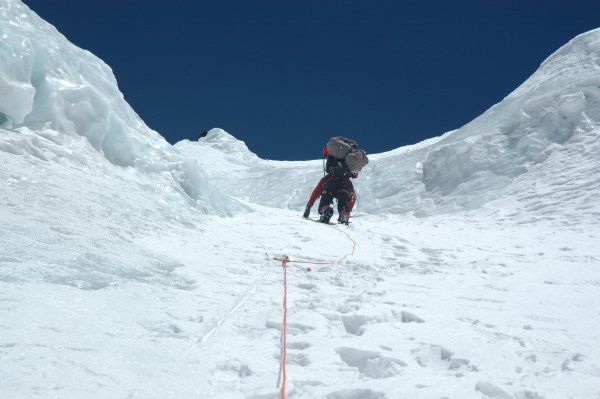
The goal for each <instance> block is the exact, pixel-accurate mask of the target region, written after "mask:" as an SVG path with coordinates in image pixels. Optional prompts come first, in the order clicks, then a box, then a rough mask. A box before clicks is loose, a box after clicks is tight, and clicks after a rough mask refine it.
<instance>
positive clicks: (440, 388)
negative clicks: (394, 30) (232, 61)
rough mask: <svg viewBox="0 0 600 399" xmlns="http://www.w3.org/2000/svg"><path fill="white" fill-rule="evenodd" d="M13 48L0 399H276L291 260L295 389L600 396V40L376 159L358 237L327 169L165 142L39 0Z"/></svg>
mask: <svg viewBox="0 0 600 399" xmlns="http://www.w3.org/2000/svg"><path fill="white" fill-rule="evenodd" d="M0 37H1V38H2V41H1V42H0V187H1V190H0V205H1V206H0V397H2V398H34V397H42V398H50V397H56V398H111V399H112V398H123V399H124V398H248V399H267V398H269V399H270V398H275V397H277V394H278V390H277V388H276V383H277V376H278V367H279V353H280V348H279V342H280V333H281V317H282V313H281V307H282V274H281V267H280V264H279V263H278V262H277V261H273V260H272V257H273V256H275V255H283V254H286V255H288V256H290V258H291V259H292V260H304V261H308V262H309V263H307V264H293V263H292V264H290V269H289V276H288V280H289V298H288V300H289V321H288V323H289V324H288V329H289V331H288V334H289V337H288V397H289V398H292V397H293V398H306V399H309V398H310V399H313V398H328V399H382V398H387V399H396V398H435V399H440V398H461V399H462V398H496V399H498V398H502V399H503V398H516V399H536V398H537V399H540V398H546V399H550V398H557V399H558V398H560V399H563V398H568V397H569V398H580V399H589V398H597V397H600V388H599V387H600V335H599V334H598V331H599V330H600V249H599V246H598V242H599V238H600V227H599V226H600V140H599V137H600V125H599V122H600V30H594V31H591V32H587V33H585V34H583V35H580V36H578V37H576V38H575V39H573V40H572V41H571V42H569V43H568V44H566V45H565V46H563V47H562V48H561V49H559V50H558V51H557V52H556V53H555V54H553V55H551V56H550V57H549V58H548V59H547V60H546V61H545V62H544V63H543V64H542V65H541V67H540V69H539V70H538V71H537V72H536V73H535V74H534V75H533V76H532V77H531V78H530V79H528V80H527V81H526V82H524V83H523V84H522V85H521V86H520V87H519V88H517V89H516V90H515V91H514V92H513V93H511V94H509V95H508V96H507V97H506V98H505V99H504V100H503V101H502V102H500V103H499V104H497V105H495V106H494V107H492V108H490V109H489V110H488V111H487V112H485V113H484V114H483V115H481V116H480V117H479V118H477V119H475V120H474V121H472V122H471V123H469V124H467V125H465V126H464V127H462V128H460V129H457V130H454V131H451V132H448V133H446V134H444V135H442V136H440V137H437V138H432V139H430V140H427V141H424V142H422V143H419V144H416V145H414V146H408V147H402V148H398V149H395V150H392V151H389V152H386V153H382V154H370V155H369V157H370V159H371V163H370V164H369V165H368V166H367V168H365V170H363V172H362V173H361V176H360V177H359V179H357V180H356V181H355V185H356V187H357V190H358V196H359V199H358V204H357V209H356V212H354V214H353V218H352V224H351V225H350V227H348V228H347V227H344V226H340V227H338V226H327V225H322V224H318V223H314V222H312V221H307V220H303V219H302V218H301V217H300V216H301V213H302V210H303V208H304V205H305V203H306V201H307V199H308V196H309V194H310V192H311V190H312V188H313V187H314V185H316V183H317V181H318V179H319V178H320V176H322V164H321V160H311V161H294V162H290V161H273V160H263V159H260V158H258V157H257V156H256V155H255V154H253V153H252V152H251V151H250V150H249V149H248V147H247V146H246V144H245V143H243V142H241V141H239V140H237V139H236V138H234V137H233V136H231V135H229V134H228V133H227V132H225V131H223V130H221V129H213V130H211V131H210V132H209V134H208V135H207V136H206V137H205V138H202V139H200V140H199V141H198V142H189V141H184V142H180V143H178V144H176V145H175V146H171V145H169V144H168V143H167V142H166V141H165V140H164V139H163V138H162V137H161V136H160V135H159V134H158V133H157V132H154V131H152V130H151V129H149V128H148V127H147V126H146V125H145V124H144V122H143V121H142V120H141V119H140V118H139V117H138V116H137V115H136V114H135V112H134V111H133V110H132V109H131V107H130V106H129V105H128V104H127V103H126V102H125V100H124V97H123V95H122V94H121V92H120V91H119V89H118V87H117V83H116V81H115V78H114V76H113V74H112V72H111V70H110V68H109V67H108V66H107V65H106V64H104V63H103V62H102V61H101V60H99V59H98V58H97V57H95V56H94V55H92V54H91V53H89V52H87V51H84V50H81V49H79V48H77V47H76V46H74V45H73V44H71V43H69V42H68V41H67V39H65V38H64V37H63V36H62V35H61V34H60V33H58V31H57V30H56V29H54V28H53V27H52V26H50V25H49V24H47V23H46V22H44V21H43V20H42V19H41V18H39V17H38V16H37V15H36V14H35V13H33V12H32V11H31V10H29V9H28V8H27V7H26V6H25V5H23V4H22V3H21V2H20V1H17V0H0ZM199 112H201V110H199ZM438 133H439V132H432V135H435V134H438ZM337 134H344V132H332V136H333V135H337ZM370 134H374V135H376V134H377V132H370ZM327 139H328V137H324V138H323V143H312V144H309V145H312V146H313V147H314V149H315V158H316V157H317V154H319V152H320V148H321V146H322V145H323V144H324V142H325V141H326V140H327ZM248 144H249V146H250V148H251V147H252V143H251V142H249V143H248ZM366 149H367V150H368V148H366ZM315 211H316V209H313V217H314V215H315ZM308 266H310V268H311V271H309V272H307V271H306V267H308Z"/></svg>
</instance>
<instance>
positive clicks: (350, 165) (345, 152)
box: [325, 136, 369, 176]
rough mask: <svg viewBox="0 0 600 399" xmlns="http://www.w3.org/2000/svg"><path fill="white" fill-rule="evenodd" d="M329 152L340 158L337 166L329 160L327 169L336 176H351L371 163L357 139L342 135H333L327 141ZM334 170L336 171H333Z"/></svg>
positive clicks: (335, 157) (332, 155)
mask: <svg viewBox="0 0 600 399" xmlns="http://www.w3.org/2000/svg"><path fill="white" fill-rule="evenodd" d="M327 152H328V155H329V156H330V157H333V158H334V159H336V160H339V161H338V162H339V165H338V166H335V168H334V167H333V163H332V162H330V160H329V159H328V160H327V167H326V169H325V170H326V171H327V173H331V174H332V175H334V176H351V175H352V174H353V173H356V172H358V171H360V170H361V169H362V168H364V167H365V166H366V165H367V164H368V163H369V158H368V157H367V153H366V152H365V151H364V150H361V149H359V148H358V145H357V144H356V141H354V140H351V139H347V138H345V137H342V136H336V137H333V138H331V139H330V140H329V142H327ZM330 164H331V165H330ZM336 164H337V163H336ZM333 171H336V173H332V172H333Z"/></svg>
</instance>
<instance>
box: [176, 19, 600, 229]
mask: <svg viewBox="0 0 600 399" xmlns="http://www.w3.org/2000/svg"><path fill="white" fill-rule="evenodd" d="M599 130H600V29H596V30H593V31H590V32H587V33H585V34H582V35H580V36H578V37H576V38H574V39H573V40H572V41H571V42H569V43H568V44H566V45H565V46H563V47H562V48H561V49H559V50H558V51H556V52H555V53H554V54H553V55H551V56H550V57H549V58H548V59H547V60H546V61H544V63H543V64H542V65H541V67H540V68H539V70H538V71H537V72H536V73H535V74H534V75H533V76H532V77H531V78H530V79H528V80H527V81H526V82H524V83H523V84H522V85H521V86H520V87H519V88H518V89H517V90H515V91H514V92H513V93H511V94H510V95H509V96H507V97H506V98H505V99H504V100H503V101H502V102H500V103H499V104H497V105H495V106H493V107H492V108H490V109H489V110H488V111H487V112H485V113H484V114H483V115H481V116H480V117H479V118H477V119H475V120H474V121H472V122H471V123H469V124H467V125H465V126H463V127H462V128H460V129H457V130H455V131H451V132H449V133H447V134H445V135H443V136H442V137H439V138H435V139H431V140H427V141H425V142H423V143H419V144H417V145H414V146H409V147H404V148H399V149H397V150H393V151H390V152H387V153H383V154H375V155H371V156H370V159H371V163H370V164H369V166H368V167H367V168H366V169H365V171H364V172H363V174H362V176H361V178H360V179H358V180H357V183H356V184H357V187H358V192H359V196H360V197H361V200H360V201H359V204H358V209H359V210H360V211H362V212H367V213H371V214H379V213H406V212H412V213H414V214H415V215H417V216H427V215H431V214H438V213H451V212H456V211H462V210H469V209H476V208H479V207H481V206H482V205H484V204H486V203H488V202H490V201H493V200H496V199H501V198H503V197H512V196H514V194H515V192H517V191H519V190H520V189H521V188H522V187H523V182H524V181H527V182H529V178H528V175H529V174H532V175H534V176H535V180H536V181H537V182H538V183H539V184H544V185H550V186H559V187H555V189H556V190H557V191H559V192H560V191H567V192H570V193H571V196H573V198H572V200H573V201H575V202H574V203H571V205H572V207H574V208H579V210H583V209H590V208H593V210H587V211H584V213H585V215H586V217H592V218H594V219H595V220H599V221H600V219H598V215H599V213H598V211H599V210H600V208H599V207H598V206H599V201H593V196H591V195H588V194H589V193H590V192H598V189H599V184H600V183H599V182H598V179H596V178H595V176H597V175H598V174H600V166H599V165H598V162H597V159H598V158H599V157H600V152H599V148H598V142H597V139H598V137H599V135H600V133H599ZM340 133H343V132H332V134H340ZM373 134H376V132H374V133H373ZM326 139H327V138H325V139H324V140H326ZM320 144H322V145H324V144H325V143H320ZM176 148H178V149H179V150H180V151H182V152H183V153H185V154H187V155H188V156H191V157H195V158H197V159H198V161H199V162H200V164H201V165H202V167H203V169H204V170H205V171H207V173H208V175H209V176H210V177H212V178H214V179H216V180H219V182H220V184H221V187H223V189H224V190H225V192H227V193H229V194H232V195H234V196H238V197H241V196H244V197H247V198H248V199H249V200H251V201H254V202H258V203H261V204H264V205H269V206H276V207H284V208H290V209H296V210H300V209H302V207H303V205H304V204H305V203H306V199H307V197H308V195H309V193H310V191H311V190H312V188H313V187H314V184H315V182H316V181H317V180H318V177H319V174H320V173H322V166H321V163H320V162H319V161H312V162H277V161H266V160H261V159H258V158H257V157H256V156H254V154H252V153H251V152H250V151H249V150H248V148H247V147H246V146H245V145H244V144H243V143H242V142H239V141H237V140H235V139H234V138H233V137H231V136H230V135H228V134H227V133H225V132H223V131H222V130H214V131H212V132H210V134H209V135H208V137H206V138H203V139H200V140H199V141H198V142H189V141H183V142H181V143H178V144H177V145H176ZM319 151H320V146H319V145H318V144H316V145H315V153H318V152H319ZM564 154H569V155H568V162H569V164H570V165H571V167H570V168H569V171H568V179H567V178H566V177H565V176H563V178H560V179H559V178H555V177H556V174H557V173H562V171H561V170H557V169H560V166H559V165H562V164H563V162H564V159H563V158H564ZM556 164H558V165H556ZM240 165H242V166H240ZM540 169H542V170H552V173H549V174H548V175H547V176H542V175H541V174H540V171H539V170H540ZM229 170H232V171H235V173H229V172H228V171H229ZM275 170H277V173H276V172H275ZM257 176H260V179H258V178H257ZM282 176H284V177H285V178H284V179H281V177H282ZM567 180H573V181H577V182H579V184H580V185H581V186H585V187H587V188H586V190H573V189H571V188H570V187H569V183H568V181H567ZM257 181H258V182H257ZM559 182H560V183H559ZM565 185H566V186H565ZM265 188H269V189H267V190H266V189H265ZM521 199H522V200H526V198H521ZM543 200H544V199H543V198H536V199H535V200H533V201H525V202H524V203H523V204H522V206H521V207H520V209H528V210H530V211H532V210H533V209H534V208H535V203H537V202H539V201H543ZM553 203H556V202H553ZM544 208H545V209H546V210H547V211H560V210H561V209H560V208H561V206H557V207H554V208H552V209H549V208H548V206H544ZM578 212H579V211H578Z"/></svg>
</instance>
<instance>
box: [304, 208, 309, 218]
mask: <svg viewBox="0 0 600 399" xmlns="http://www.w3.org/2000/svg"><path fill="white" fill-rule="evenodd" d="M308 215H310V208H309V207H306V209H305V210H304V215H302V217H303V218H304V219H308Z"/></svg>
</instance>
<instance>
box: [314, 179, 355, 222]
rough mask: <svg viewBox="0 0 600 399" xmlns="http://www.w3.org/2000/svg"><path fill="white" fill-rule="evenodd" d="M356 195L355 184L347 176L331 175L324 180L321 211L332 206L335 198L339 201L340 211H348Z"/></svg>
mask: <svg viewBox="0 0 600 399" xmlns="http://www.w3.org/2000/svg"><path fill="white" fill-rule="evenodd" d="M353 195H354V186H353V185H352V182H351V181H350V179H348V178H346V177H331V178H330V179H327V180H325V181H324V182H323V193H322V194H321V200H320V201H319V213H322V212H323V211H324V210H325V209H327V208H329V207H330V206H331V203H332V202H333V199H334V198H335V199H337V201H338V212H342V211H343V212H348V213H349V209H348V203H349V202H350V199H351V198H352V197H353Z"/></svg>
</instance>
